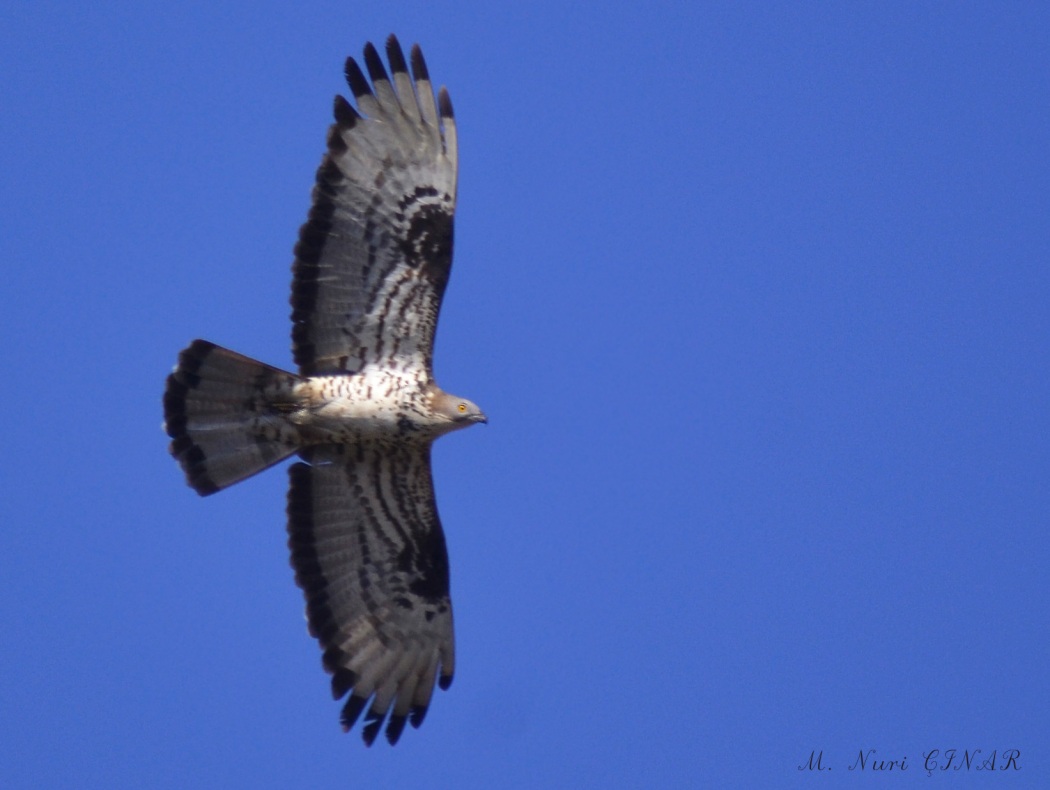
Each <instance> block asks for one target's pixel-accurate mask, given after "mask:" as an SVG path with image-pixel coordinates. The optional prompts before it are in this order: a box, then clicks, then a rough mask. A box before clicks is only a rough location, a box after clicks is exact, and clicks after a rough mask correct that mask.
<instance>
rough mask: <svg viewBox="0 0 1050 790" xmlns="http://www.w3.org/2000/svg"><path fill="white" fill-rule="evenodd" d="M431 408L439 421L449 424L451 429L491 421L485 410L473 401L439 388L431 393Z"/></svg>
mask: <svg viewBox="0 0 1050 790" xmlns="http://www.w3.org/2000/svg"><path fill="white" fill-rule="evenodd" d="M430 409H431V411H432V412H433V414H434V416H435V417H436V418H437V419H438V420H439V421H441V422H443V423H446V424H447V425H448V430H450V431H454V430H456V429H457V428H466V427H468V426H471V425H474V424H475V423H478V422H488V421H489V419H488V417H486V416H485V412H483V411H482V410H481V409H480V408H478V405H477V404H476V403H474V402H473V401H469V400H467V399H466V398H460V397H458V396H456V395H450V394H449V393H447V392H442V391H441V390H438V389H435V390H433V391H432V392H431V393H430Z"/></svg>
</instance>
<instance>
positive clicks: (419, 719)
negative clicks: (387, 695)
mask: <svg viewBox="0 0 1050 790" xmlns="http://www.w3.org/2000/svg"><path fill="white" fill-rule="evenodd" d="M426 717H427V706H426V705H414V706H412V710H410V711H409V712H408V723H409V724H411V725H412V726H413V727H415V728H416V729H417V730H418V729H419V725H420V724H422V723H423V719H425V718H426Z"/></svg>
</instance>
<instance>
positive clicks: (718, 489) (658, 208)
mask: <svg viewBox="0 0 1050 790" xmlns="http://www.w3.org/2000/svg"><path fill="white" fill-rule="evenodd" d="M112 5H113V7H112V8H109V9H105V8H103V7H102V4H96V5H91V6H88V5H87V4H71V3H62V2H52V3H49V2H41V3H33V4H29V3H13V4H9V6H8V7H7V8H6V9H5V10H4V12H3V22H2V23H0V66H2V72H3V73H4V75H5V77H4V79H3V80H2V81H0V102H2V106H3V108H4V111H3V113H0V140H2V141H3V145H2V146H0V172H3V173H4V176H3V178H0V205H2V206H3V213H2V219H0V260H2V261H3V265H4V267H5V272H6V277H5V281H4V286H3V288H2V289H0V304H2V310H0V330H2V332H3V335H4V338H5V343H4V350H3V352H2V361H3V367H4V370H5V371H6V373H7V377H8V384H7V386H6V387H5V388H4V391H3V394H2V395H0V399H2V400H0V402H2V404H3V413H4V415H5V424H4V432H3V434H4V444H5V452H4V453H3V456H2V460H0V475H2V480H3V490H4V495H3V496H2V497H0V523H2V524H3V525H4V527H3V529H2V530H0V557H2V558H3V560H2V567H3V578H4V581H3V595H2V597H0V627H2V630H3V633H4V648H3V650H2V651H0V656H2V657H0V667H2V668H3V672H2V673H0V785H2V786H3V787H5V788H6V787H13V788H23V787H26V788H28V787H80V788H113V787H151V788H182V787H225V788H228V787H247V786H252V787H274V788H284V787H293V786H299V787H317V788H328V787H331V788H337V787H349V786H357V787H362V786H368V787H459V788H465V787H496V786H500V787H511V788H514V787H556V786H576V787H642V786H653V787H657V786H664V787H667V786H689V785H692V786H719V787H792V786H799V787H812V786H815V784H820V785H821V786H823V787H838V786H854V785H856V786H860V785H864V786H867V785H871V786H874V785H876V784H877V785H878V786H880V787H882V786H908V785H916V784H921V783H923V782H928V781H930V779H929V778H928V777H927V776H926V774H925V772H924V770H923V763H924V756H925V755H929V754H931V752H932V750H940V752H938V753H937V754H940V755H942V758H941V763H942V764H943V761H944V758H943V753H944V751H945V750H948V749H957V750H959V753H960V755H961V753H962V750H964V749H969V750H970V751H971V752H973V751H974V750H977V749H980V750H982V751H981V759H986V758H987V757H989V756H990V755H991V754H992V752H993V750H997V752H996V753H997V755H998V758H999V760H1000V765H1001V764H1002V757H1003V755H1004V753H1005V752H1006V751H1007V750H1011V749H1017V750H1020V760H1019V765H1020V770H1019V771H1014V770H1010V771H1007V772H1002V774H1001V775H1000V776H997V777H995V779H994V780H992V781H994V783H995V785H996V787H1034V786H1040V785H1043V786H1046V785H1045V783H1046V782H1048V781H1050V775H1048V772H1047V769H1046V765H1047V764H1048V760H1050V737H1048V735H1047V733H1050V674H1048V672H1047V669H1046V658H1047V648H1048V646H1050V640H1048V636H1047V622H1048V604H1050V597H1048V593H1047V581H1046V568H1047V566H1048V560H1050V551H1048V537H1047V523H1048V520H1050V518H1048V517H1050V485H1048V479H1050V443H1048V441H1047V438H1048V436H1050V417H1048V408H1047V407H1048V404H1050V361H1048V360H1050V355H1048V353H1047V346H1048V342H1050V310H1048V304H1050V272H1048V268H1047V258H1048V251H1050V222H1048V216H1050V177H1048V176H1050V165H1048V161H1050V160H1048V157H1047V141H1048V140H1050V84H1048V83H1050V47H1048V46H1047V44H1048V41H1047V30H1048V29H1050V13H1048V12H1047V11H1046V10H1045V7H1044V6H1042V5H1041V4H1037V3H1015V4H998V3H953V4H943V3H853V4H831V3H828V4H811V3H763V4H745V3H705V2H690V3H647V4H642V3H615V2H613V3H603V4H601V5H600V6H599V5H598V4H588V5H584V4H575V5H572V4H566V3H562V2H547V1H546V0H542V1H540V2H533V3H528V4H514V5H513V7H512V8H510V10H506V9H508V6H507V5H505V4H495V3H440V4H439V3H423V2H417V3H398V2H390V3H376V2H371V3H356V2H342V3H310V4H282V3H272V2H253V3H250V4H247V3H245V4H212V3H196V2H190V3H181V4H174V5H173V4H171V3H163V4H161V3H138V4H126V5H125V6H121V7H119V8H118V7H117V4H112ZM390 32H395V33H397V34H398V36H399V37H400V38H401V40H402V42H404V43H405V44H406V46H407V45H408V44H409V43H411V42H414V41H418V42H420V43H421V44H422V46H423V48H424V52H425V53H426V55H427V59H428V63H429V66H430V71H431V74H432V75H433V77H434V79H435V81H436V82H438V83H444V84H446V85H448V86H449V89H450V91H451V94H452V98H453V102H454V104H455V107H456V114H457V120H458V127H459V134H460V146H461V155H460V180H459V210H458V215H457V228H456V253H455V266H454V269H453V276H452V280H451V284H450V287H449V292H448V295H447V298H446V301H445V306H444V310H443V313H442V317H441V325H440V329H439V333H438V346H437V354H436V363H435V364H436V370H437V375H438V378H439V381H440V382H441V384H442V385H443V386H444V387H445V388H446V389H448V390H450V391H452V392H456V393H457V394H461V395H464V396H466V397H469V398H471V399H473V400H475V401H477V402H478V403H479V404H480V405H481V406H482V407H483V408H484V409H485V411H486V412H487V413H488V415H489V417H490V421H491V422H490V425H489V426H488V427H487V428H476V429H474V430H472V431H468V432H464V433H461V434H456V435H454V436H451V437H449V438H446V439H443V440H441V441H440V442H439V443H438V445H437V447H436V450H435V477H436V482H437V489H438V500H439V504H440V508H441V514H442V519H443V521H444V524H445V528H446V533H447V537H448V543H449V550H450V554H451V562H452V587H453V597H454V604H455V611H456V627H457V676H456V682H455V684H454V685H453V686H452V688H451V689H450V690H449V691H447V692H437V693H436V697H435V700H434V702H433V704H432V706H431V710H430V713H429V715H428V718H427V721H426V723H425V724H424V726H423V727H422V728H421V729H420V730H418V731H409V732H407V733H406V734H405V736H404V737H403V738H402V740H401V743H400V744H398V746H397V747H396V748H393V749H391V748H389V747H388V746H387V745H386V744H385V743H377V744H376V746H375V747H373V748H372V749H371V750H367V749H365V748H364V747H363V745H362V744H361V742H360V739H359V736H358V734H357V732H356V731H355V732H354V733H353V734H351V735H350V736H345V735H343V734H342V733H341V732H340V730H339V727H338V723H337V716H338V706H337V705H336V704H334V703H333V702H332V701H331V700H330V699H329V697H328V691H327V681H326V677H325V675H324V674H323V672H322V670H321V668H320V656H319V651H318V649H317V647H316V644H315V643H314V642H313V640H312V639H310V638H309V637H308V635H307V634H306V630H305V626H304V622H303V615H302V608H303V607H302V599H301V595H300V592H299V591H298V590H297V589H296V587H295V585H294V583H293V580H292V573H291V569H290V568H289V566H288V557H287V551H286V547H285V540H286V537H285V531H284V497H285V487H286V475H285V474H284V473H283V472H282V471H281V470H273V471H270V472H268V473H267V474H264V475H260V476H259V477H257V478H254V479H252V480H250V481H247V482H245V483H243V484H241V485H238V486H236V487H235V488H232V489H230V490H229V491H225V492H223V493H222V494H221V495H218V496H215V497H210V498H207V499H200V498H198V497H197V496H196V495H195V494H193V492H192V491H191V490H190V489H189V488H187V487H186V486H185V484H184V482H183V479H182V474H181V472H180V471H179V470H178V468H177V466H176V465H175V464H174V462H173V461H172V460H171V458H170V457H169V456H168V454H167V451H166V437H165V436H164V434H163V433H162V431H161V428H160V423H161V409H160V395H161V391H162V387H163V381H164V377H165V376H166V375H167V373H168V371H169V370H170V368H171V366H172V365H173V363H174V361H175V358H176V354H177V352H178V351H179V349H180V348H182V347H183V346H184V345H185V344H186V343H187V342H188V341H189V340H191V339H192V338H194V337H203V338H207V339H210V340H212V341H215V342H218V343H221V344H223V345H225V346H228V347H230V348H233V349H236V350H238V351H241V352H243V353H245V354H248V355H251V356H253V357H257V358H259V359H262V360H265V361H267V362H269V363H272V364H275V365H280V366H284V367H290V366H291V355H290V349H289V343H290V341H289V328H290V324H289V320H288V314H289V307H288V287H289V271H290V264H291V259H292V257H291V249H292V245H293V243H294V241H295V238H296V233H297V230H298V227H299V225H300V224H301V223H302V222H303V221H304V219H305V217H306V210H307V207H308V205H309V194H310V188H311V186H312V182H313V174H314V170H315V168H316V166H317V164H318V162H319V160H320V156H321V153H322V150H323V147H324V134H325V129H326V127H327V125H328V123H329V120H330V112H331V98H332V96H333V94H335V93H336V92H343V93H345V92H346V88H345V85H343V83H342V79H341V71H342V62H343V59H344V58H345V56H346V55H348V54H354V55H357V54H359V53H360V51H361V47H362V46H363V44H364V43H365V41H368V40H372V41H376V42H380V41H382V40H383V39H384V38H385V37H386V35H387V34H388V33H390ZM870 749H874V750H876V752H875V756H876V757H877V758H882V759H886V760H894V759H896V760H901V759H904V760H906V763H907V766H908V768H907V769H905V770H904V771H900V770H899V769H897V770H895V771H893V772H891V773H889V774H886V775H881V776H879V777H878V778H877V779H863V778H860V776H859V774H861V773H864V774H871V773H873V772H872V771H871V770H870V767H869V768H866V769H865V770H864V771H863V772H861V771H859V770H857V771H852V772H850V771H848V770H847V769H848V767H849V766H850V765H852V764H854V763H855V762H856V759H857V756H858V754H859V753H860V752H861V751H864V752H867V750H870ZM813 750H818V751H819V750H823V766H826V767H829V768H830V771H823V772H821V773H822V775H821V776H820V777H815V776H813V775H812V774H811V772H800V771H799V770H797V767H798V766H799V764H801V763H805V762H806V761H807V760H808V758H809V755H810V753H811V751H813ZM934 759H936V755H935V756H934ZM957 759H958V758H957ZM943 781H949V782H951V783H952V784H953V786H954V785H955V784H960V783H961V784H960V786H970V785H972V784H974V783H977V782H985V783H986V782H987V781H989V779H988V777H987V776H986V775H985V774H983V773H981V772H978V771H976V770H972V769H971V770H969V771H966V770H964V771H960V772H952V773H951V775H950V777H944V778H943ZM982 786H983V785H982Z"/></svg>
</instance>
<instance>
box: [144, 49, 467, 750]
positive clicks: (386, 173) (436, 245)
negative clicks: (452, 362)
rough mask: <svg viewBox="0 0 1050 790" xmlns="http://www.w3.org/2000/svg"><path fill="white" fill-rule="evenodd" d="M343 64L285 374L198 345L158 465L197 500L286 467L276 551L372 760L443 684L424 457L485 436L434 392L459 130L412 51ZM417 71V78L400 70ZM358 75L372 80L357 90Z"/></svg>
mask: <svg viewBox="0 0 1050 790" xmlns="http://www.w3.org/2000/svg"><path fill="white" fill-rule="evenodd" d="M386 54H387V59H388V61H389V63H390V72H389V74H388V73H387V70H386V68H385V67H384V65H383V61H382V59H381V58H380V56H379V54H378V52H377V51H376V48H375V47H374V46H373V45H372V44H368V45H366V46H365V49H364V70H362V68H361V66H359V65H358V63H357V62H356V61H355V60H354V59H353V58H349V59H347V61H346V80H347V83H348V84H349V86H350V90H351V92H352V93H353V95H354V101H355V103H356V109H355V107H354V106H352V105H351V104H350V102H349V101H347V100H346V99H344V98H343V97H342V96H336V98H335V122H334V123H333V124H332V126H331V127H330V128H329V130H328V150H327V153H326V154H325V155H324V157H323V159H322V161H321V165H320V168H319V169H318V171H317V180H316V185H315V186H314V190H313V205H312V206H311V208H310V212H309V215H308V218H307V221H306V224H304V225H303V226H302V228H301V230H300V231H299V241H298V243H297V244H296V246H295V261H294V263H293V266H292V296H291V305H292V351H293V356H294V360H295V364H296V365H297V366H298V369H299V372H298V374H295V373H288V372H285V371H283V370H280V369H278V368H275V367H271V366H269V365H266V364H264V363H262V362H257V361H255V360H253V359H249V358H248V357H245V356H242V355H240V354H237V353H235V352H233V351H229V350H227V349H225V348H222V347H220V346H217V345H215V344H214V343H209V342H207V341H205V340H195V341H194V342H193V343H191V344H190V345H189V347H187V348H186V349H184V350H183V351H182V352H181V353H180V354H179V359H178V364H177V365H176V367H175V369H174V371H173V372H172V374H171V375H170V376H169V377H168V380H167V387H166V390H165V393H164V418H165V430H166V431H167V433H168V435H169V436H170V437H171V440H172V441H171V446H170V450H171V454H172V455H173V456H174V457H175V458H176V459H177V460H178V462H179V464H180V465H181V466H182V469H183V471H184V472H185V473H186V478H187V481H188V482H189V485H190V486H191V487H192V488H193V489H194V490H195V491H196V492H197V493H198V494H201V495H202V496H206V495H208V494H213V493H215V492H216V491H221V490H222V489H224V488H226V487H227V486H230V485H233V484H234V483H237V482H239V481H241V480H244V479H245V478H247V477H250V476H251V475H254V474H256V473H257V472H261V471H262V470H264V469H266V468H268V467H270V466H273V465H274V464H276V463H278V462H280V461H282V460H284V459H285V458H288V457H290V456H292V455H298V457H299V458H300V459H301V460H299V461H298V462H296V463H294V464H292V465H291V467H289V469H288V473H289V477H290V482H291V485H290V488H289V491H288V546H289V548H290V549H291V564H292V567H293V569H294V571H295V581H296V583H297V584H298V585H299V587H301V588H302V591H303V594H304V596H305V598H306V618H307V623H308V625H309V630H310V633H311V634H312V635H313V636H314V637H315V638H316V639H317V641H318V642H319V643H320V646H321V649H322V650H323V656H322V663H323V666H324V668H325V670H327V671H328V672H329V673H330V674H331V676H332V678H331V682H332V694H333V697H334V698H335V699H337V700H340V699H342V698H343V697H345V696H346V695H347V694H349V697H348V698H347V700H346V702H345V704H344V705H343V708H342V714H341V722H342V725H343V729H344V730H349V729H350V728H351V727H352V726H353V725H354V723H355V722H356V721H357V719H358V718H359V717H360V716H361V713H362V712H365V709H366V707H367V712H365V718H364V726H363V729H362V736H363V738H364V741H365V743H366V744H368V745H369V746H370V745H371V744H372V742H373V741H374V740H375V738H376V736H377V734H378V733H379V731H380V730H381V729H382V728H383V724H384V721H385V722H386V738H387V740H388V741H389V742H390V743H392V744H393V743H396V742H397V740H398V738H399V737H400V736H401V733H402V731H403V730H404V727H405V723H406V721H407V722H409V723H411V724H412V726H413V727H418V726H419V725H420V724H421V723H422V722H423V717H424V716H425V715H426V712H427V708H428V706H429V704H430V700H431V696H432V694H433V691H434V685H435V683H437V684H438V685H440V686H441V688H443V689H445V688H448V687H449V685H450V684H451V683H452V675H453V670H454V668H455V645H454V641H453V633H452V604H451V601H450V598H449V568H448V554H447V551H446V548H445V537H444V534H443V532H442V529H441V522H440V521H439V520H438V511H437V505H436V502H435V499H434V488H433V482H432V478H431V471H430V447H431V445H432V444H433V442H434V440H435V439H437V438H438V437H439V436H442V435H444V434H446V433H449V432H450V431H455V430H457V429H460V428H466V427H468V426H471V425H474V424H476V423H479V422H487V420H486V417H485V415H484V413H483V412H482V411H481V409H479V408H478V407H477V406H476V405H475V404H474V403H472V402H471V401H469V400H467V399H465V398H460V397H457V396H455V395H451V394H449V393H447V392H443V391H442V390H441V389H440V388H439V387H438V386H437V384H436V383H435V381H434V375H433V371H432V367H433V365H432V362H433V346H434V331H435V328H436V326H437V320H438V312H439V310H440V307H441V299H442V296H443V294H444V292H445V286H446V284H447V283H448V277H449V271H450V268H451V265H452V225H453V214H454V211H455V204H456V156H457V152H456V124H455V120H454V118H453V115H452V103H451V101H450V100H449V97H448V93H447V91H446V90H445V89H444V88H441V89H440V91H438V93H437V100H436V101H435V98H434V90H433V88H432V87H431V83H430V77H429V75H428V73H427V67H426V63H425V62H424V60H423V53H422V52H421V51H420V49H419V46H418V45H416V46H414V47H413V48H412V51H411V55H410V60H409V62H408V63H406V60H405V56H404V53H403V51H402V49H401V46H400V44H399V43H398V41H397V39H396V38H395V37H394V36H390V38H388V39H387V42H386ZM409 64H410V65H411V68H410V66H409ZM366 73H367V76H366Z"/></svg>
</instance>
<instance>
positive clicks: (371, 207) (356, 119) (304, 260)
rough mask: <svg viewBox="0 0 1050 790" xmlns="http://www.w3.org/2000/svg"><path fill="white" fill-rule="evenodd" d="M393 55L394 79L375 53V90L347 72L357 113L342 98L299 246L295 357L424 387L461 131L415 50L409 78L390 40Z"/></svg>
mask: <svg viewBox="0 0 1050 790" xmlns="http://www.w3.org/2000/svg"><path fill="white" fill-rule="evenodd" d="M386 51H387V57H388V59H389V61H390V69H391V74H392V78H393V79H392V80H391V76H389V75H388V74H387V72H386V70H385V69H384V67H383V63H382V61H381V60H380V57H379V55H378V53H377V52H376V50H375V47H373V46H372V45H371V44H368V45H367V46H366V47H365V52H364V62H365V68H366V69H367V71H368V75H369V77H370V78H371V85H370V84H369V80H368V79H367V78H366V77H365V75H364V73H362V71H361V68H360V66H358V64H357V63H356V62H355V61H354V59H353V58H350V59H348V60H347V62H346V79H347V83H348V84H349V85H350V89H351V91H352V92H353V94H354V97H355V100H356V103H357V109H356V110H355V109H354V108H353V107H351V106H350V104H349V103H348V102H347V101H346V100H345V99H344V98H343V97H342V96H337V97H336V99H335V123H334V124H333V125H332V126H331V127H330V128H329V131H328V152H327V153H326V154H325V157H324V159H323V160H322V162H321V166H320V168H319V169H318V171H317V183H316V186H315V187H314V192H313V206H312V207H311V209H310V214H309V218H308V220H307V222H306V224H305V225H303V227H302V229H301V230H300V231H299V243H298V244H297V245H296V247H295V256H296V258H295V264H294V266H293V269H292V272H293V282H292V299H291V302H292V322H293V328H292V348H293V352H294V354H295V361H296V364H297V365H298V366H299V370H300V372H301V373H302V374H303V375H307V376H310V375H317V374H324V373H339V372H351V373H354V372H357V371H359V370H361V369H362V368H363V367H364V366H365V365H369V364H376V365H380V366H384V367H397V368H398V369H401V370H416V371H419V372H422V373H423V374H425V375H426V377H427V378H428V379H429V373H430V369H431V353H432V349H433V344H434V330H435V328H436V325H437V317H438V311H439V309H440V307H441V297H442V295H443V294H444V291H445V285H446V283H447V282H448V276H449V269H450V268H451V265H452V217H453V212H454V210H455V202H456V126H455V122H454V120H453V117H452V103H451V102H450V101H449V98H448V93H447V92H446V91H445V89H444V88H442V89H441V91H440V93H439V95H438V101H437V103H436V104H435V101H434V92H433V89H432V88H431V85H430V77H429V76H428V74H427V68H426V64H425V62H424V61H423V54H422V52H421V51H420V49H419V46H418V45H416V46H414V47H413V48H412V55H411V62H412V74H411V76H409V73H408V66H407V65H406V63H405V57H404V54H403V53H402V51H401V46H400V44H398V42H397V39H396V38H395V37H394V36H391V37H390V38H389V39H387V43H386Z"/></svg>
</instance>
